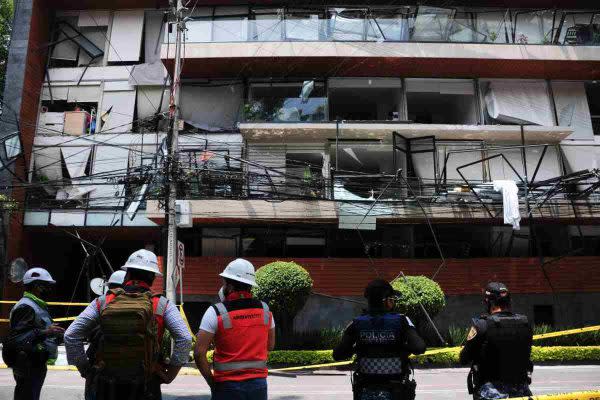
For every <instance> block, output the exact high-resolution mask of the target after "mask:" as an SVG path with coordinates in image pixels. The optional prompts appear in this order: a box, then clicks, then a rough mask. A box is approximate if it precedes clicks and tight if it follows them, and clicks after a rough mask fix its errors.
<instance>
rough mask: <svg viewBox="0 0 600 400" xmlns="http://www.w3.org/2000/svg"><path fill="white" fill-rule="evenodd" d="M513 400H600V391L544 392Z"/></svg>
mask: <svg viewBox="0 0 600 400" xmlns="http://www.w3.org/2000/svg"><path fill="white" fill-rule="evenodd" d="M513 400H600V391H589V392H572V393H556V394H545V395H541V396H530V397H516V398H514V399H513Z"/></svg>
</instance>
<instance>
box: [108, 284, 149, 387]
mask: <svg viewBox="0 0 600 400" xmlns="http://www.w3.org/2000/svg"><path fill="white" fill-rule="evenodd" d="M152 298H153V296H152V294H151V293H150V292H144V293H126V292H125V291H124V290H123V289H116V290H111V291H109V292H108V293H107V295H106V296H105V297H104V298H101V299H99V308H100V329H101V332H102V336H101V339H100V344H99V347H98V352H97V354H96V367H97V370H98V371H99V372H100V373H101V374H102V375H104V376H108V377H112V378H115V379H116V380H136V379H139V378H140V377H144V380H145V381H146V382H147V381H148V380H149V378H150V377H151V376H152V372H153V367H154V364H155V363H156V362H157V360H158V356H159V353H160V347H159V343H158V324H157V322H156V319H155V317H154V309H153V302H152Z"/></svg>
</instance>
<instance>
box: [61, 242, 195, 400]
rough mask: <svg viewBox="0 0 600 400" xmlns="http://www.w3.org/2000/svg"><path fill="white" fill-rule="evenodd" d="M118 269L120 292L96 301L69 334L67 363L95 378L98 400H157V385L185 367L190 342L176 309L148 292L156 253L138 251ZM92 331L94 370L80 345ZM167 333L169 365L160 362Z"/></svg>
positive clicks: (156, 270) (155, 271) (93, 392)
mask: <svg viewBox="0 0 600 400" xmlns="http://www.w3.org/2000/svg"><path fill="white" fill-rule="evenodd" d="M121 269H122V270H123V271H125V273H126V275H125V280H124V281H125V283H124V285H123V288H117V289H111V290H109V291H108V293H107V294H106V296H101V297H99V298H98V299H96V300H94V301H93V302H92V303H91V304H90V305H89V306H88V307H87V308H86V309H85V310H84V311H83V312H82V313H81V314H80V315H79V317H77V319H76V320H75V321H74V322H73V324H71V326H70V327H69V329H67V332H66V333H65V345H66V350H67V359H68V361H69V364H71V365H75V366H76V367H77V369H78V370H79V372H80V373H81V375H82V376H83V377H86V376H88V375H89V374H92V373H93V374H96V375H97V379H95V384H94V388H93V389H92V390H91V391H90V392H91V395H92V396H93V398H94V399H96V400H117V399H128V400H142V399H144V400H156V399H160V398H161V389H160V385H161V384H163V383H171V382H172V381H173V380H174V379H175V377H176V376H177V374H178V373H179V370H180V369H181V366H182V365H183V364H185V363H187V362H188V358H189V351H190V348H191V344H192V338H191V335H190V334H189V332H188V328H187V325H186V324H185V322H184V321H183V319H182V317H181V314H180V313H179V311H178V310H177V307H176V306H175V304H173V303H171V302H169V301H168V300H167V299H166V298H165V297H163V296H161V295H158V294H153V293H152V292H151V290H150V287H151V286H152V284H153V282H154V279H155V277H157V276H162V273H161V272H160V269H159V266H158V260H157V258H156V255H155V254H154V253H152V252H151V251H148V250H144V249H142V250H138V251H136V252H134V253H133V254H131V256H129V259H128V260H127V262H126V263H125V265H123V267H121ZM96 326H100V327H101V331H102V346H101V348H100V349H99V350H98V352H97V353H96V360H94V364H93V365H92V364H91V363H90V360H89V359H88V358H87V356H86V354H85V352H84V347H83V344H84V341H85V339H86V337H88V335H89V334H90V332H91V331H92V330H93V329H94V328H95V327H96ZM165 329H168V330H169V332H170V333H171V337H172V338H173V340H174V342H175V346H174V349H173V353H172V355H171V357H170V363H169V364H168V365H167V364H165V363H163V362H162V361H161V360H159V355H160V343H161V342H162V338H163V334H164V331H165ZM156 360H159V361H156Z"/></svg>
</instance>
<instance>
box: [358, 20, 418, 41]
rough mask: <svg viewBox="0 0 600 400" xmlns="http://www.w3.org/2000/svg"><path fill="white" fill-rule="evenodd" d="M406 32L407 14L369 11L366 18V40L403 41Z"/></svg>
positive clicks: (405, 38)
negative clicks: (369, 13)
mask: <svg viewBox="0 0 600 400" xmlns="http://www.w3.org/2000/svg"><path fill="white" fill-rule="evenodd" d="M408 32H409V29H408V15H405V14H402V13H371V15H370V16H369V18H368V19H367V40H375V41H388V42H392V41H393V42H405V41H408V39H409V34H408Z"/></svg>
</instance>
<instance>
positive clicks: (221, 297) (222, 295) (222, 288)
mask: <svg viewBox="0 0 600 400" xmlns="http://www.w3.org/2000/svg"><path fill="white" fill-rule="evenodd" d="M219 300H221V301H225V287H223V286H221V289H219Z"/></svg>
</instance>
